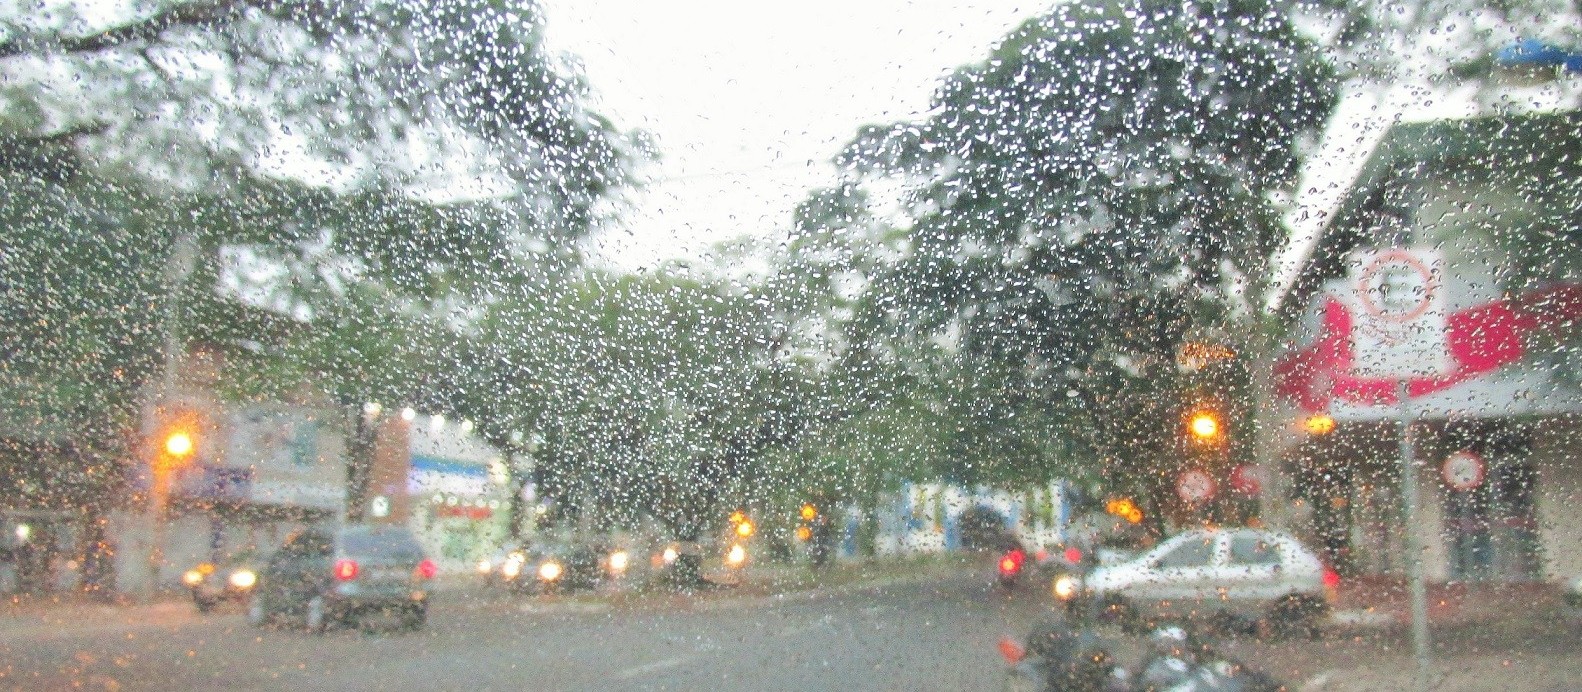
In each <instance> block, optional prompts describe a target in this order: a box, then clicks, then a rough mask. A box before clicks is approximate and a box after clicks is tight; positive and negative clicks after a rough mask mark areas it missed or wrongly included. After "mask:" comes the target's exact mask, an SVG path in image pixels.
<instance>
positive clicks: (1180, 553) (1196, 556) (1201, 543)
mask: <svg viewBox="0 0 1582 692" xmlns="http://www.w3.org/2000/svg"><path fill="white" fill-rule="evenodd" d="M1213 557H1214V539H1213V538H1212V537H1204V538H1201V539H1199V538H1190V539H1187V540H1186V541H1184V542H1182V543H1181V545H1178V546H1176V547H1175V549H1173V550H1171V551H1170V552H1168V553H1165V554H1164V555H1163V556H1161V557H1160V558H1159V566H1160V567H1164V568H1172V567H1205V566H1207V565H1208V563H1209V561H1210V560H1212V559H1213Z"/></svg>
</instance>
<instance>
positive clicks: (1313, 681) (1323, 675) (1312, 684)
mask: <svg viewBox="0 0 1582 692" xmlns="http://www.w3.org/2000/svg"><path fill="white" fill-rule="evenodd" d="M1334 672H1335V671H1333V670H1326V671H1322V672H1320V673H1318V674H1317V675H1314V676H1313V677H1310V678H1308V679H1307V682H1304V683H1302V687H1301V688H1300V689H1301V692H1317V691H1318V690H1322V689H1324V686H1325V685H1327V684H1329V676H1330V675H1331V674H1332V673H1334Z"/></svg>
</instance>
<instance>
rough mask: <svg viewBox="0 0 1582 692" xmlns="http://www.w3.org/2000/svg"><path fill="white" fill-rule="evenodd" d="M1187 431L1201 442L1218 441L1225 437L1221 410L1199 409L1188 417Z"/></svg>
mask: <svg viewBox="0 0 1582 692" xmlns="http://www.w3.org/2000/svg"><path fill="white" fill-rule="evenodd" d="M1187 433H1188V434H1190V435H1191V436H1192V439H1194V440H1196V441H1198V442H1199V443H1202V444H1212V443H1216V442H1219V441H1221V440H1223V439H1224V437H1225V423H1224V421H1222V420H1220V415H1219V412H1217V411H1214V410H1213V409H1206V408H1205V409H1198V410H1196V411H1193V412H1192V414H1191V415H1190V416H1189V417H1188V418H1187Z"/></svg>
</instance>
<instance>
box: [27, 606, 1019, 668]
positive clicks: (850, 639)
mask: <svg viewBox="0 0 1582 692" xmlns="http://www.w3.org/2000/svg"><path fill="white" fill-rule="evenodd" d="M1038 607H1039V606H1038V604H1037V600H1036V599H1035V598H1033V597H1032V596H1031V595H1030V594H1024V595H1022V596H1019V597H1016V598H1007V597H1006V596H1004V595H1003V594H996V593H995V592H993V591H992V590H991V589H990V588H988V585H987V580H986V579H978V578H960V579H952V580H946V581H942V582H939V583H933V584H901V585H892V586H888V587H880V588H867V589H849V590H846V591H844V592H837V593H817V592H810V593H803V594H796V595H793V596H790V597H752V598H735V597H732V596H731V595H730V594H728V593H720V594H711V595H708V596H703V597H699V598H696V599H680V598H669V599H662V600H661V602H659V603H648V604H643V605H639V606H636V607H622V608H614V609H612V608H607V607H600V606H598V605H597V604H594V605H589V604H585V603H558V604H548V605H545V604H543V603H541V602H536V601H533V600H531V599H508V598H500V597H498V596H473V597H464V596H463V595H461V594H446V595H441V596H440V597H439V599H438V600H436V601H435V602H434V604H433V605H432V607H431V611H430V616H429V626H428V627H427V628H426V629H425V630H423V631H421V632H416V633H405V632H396V631H388V632H376V633H372V634H370V633H365V632H360V631H355V630H334V631H331V632H329V633H328V634H325V635H320V636H315V635H311V634H308V633H306V632H303V631H300V630H293V629H286V628H282V629H255V628H252V627H249V626H248V625H247V624H246V622H245V621H244V619H243V617H242V615H241V613H240V612H239V611H237V610H230V611H221V612H217V613H215V614H212V615H209V616H199V615H197V614H195V613H193V612H191V611H190V610H188V609H186V608H177V607H166V608H163V609H154V610H151V611H149V614H148V615H146V616H145V617H144V618H142V619H140V620H139V621H118V618H103V619H101V620H100V621H94V620H93V619H83V620H78V621H58V622H53V623H49V625H48V626H45V625H42V624H39V625H35V626H26V627H18V626H13V627H10V628H7V629H5V630H0V661H3V663H0V686H6V687H20V688H24V689H68V688H82V687H86V688H88V689H105V688H112V689H123V690H125V689H213V688H218V687H224V688H228V689H282V688H289V689H397V690H411V689H414V687H415V686H416V687H417V688H421V689H456V690H488V689H505V690H517V689H537V690H559V689H598V690H622V689H672V690H695V689H744V690H754V689H796V690H827V689H984V688H986V687H987V688H994V687H996V686H997V685H998V682H999V679H1000V678H999V675H1000V673H1001V671H1002V666H1003V663H1001V661H1000V659H999V657H998V655H997V654H996V653H995V647H994V644H995V641H996V640H997V639H998V638H999V637H1000V636H1002V635H1005V634H1013V633H1014V634H1021V633H1024V632H1025V631H1026V630H1027V629H1028V627H1029V626H1030V624H1031V623H1032V618H1034V617H1036V616H1037V612H1038ZM79 686H81V687H79Z"/></svg>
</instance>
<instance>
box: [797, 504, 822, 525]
mask: <svg viewBox="0 0 1582 692" xmlns="http://www.w3.org/2000/svg"><path fill="white" fill-rule="evenodd" d="M801 513H802V521H813V520H814V519H817V518H818V508H817V507H814V506H813V503H811V502H804V503H802V512H801Z"/></svg>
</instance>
